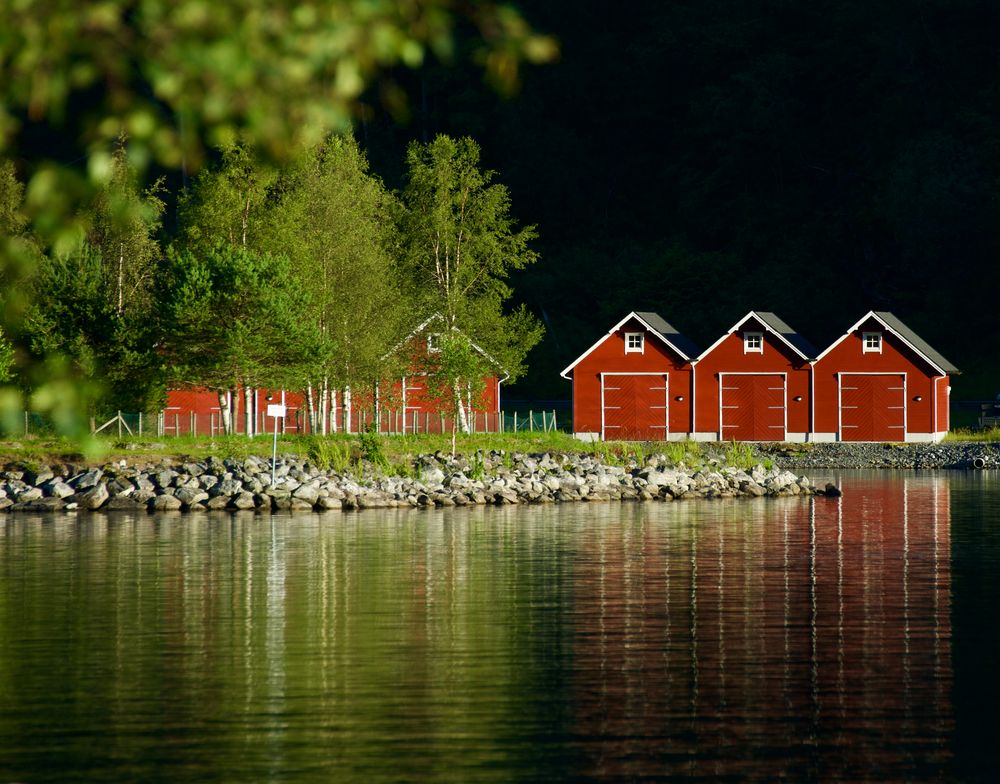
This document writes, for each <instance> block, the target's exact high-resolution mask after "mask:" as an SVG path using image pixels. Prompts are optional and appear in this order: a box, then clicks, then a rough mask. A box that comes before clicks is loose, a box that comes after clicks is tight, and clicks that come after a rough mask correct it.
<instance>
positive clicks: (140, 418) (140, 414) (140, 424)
mask: <svg viewBox="0 0 1000 784" xmlns="http://www.w3.org/2000/svg"><path fill="white" fill-rule="evenodd" d="M139 438H142V412H141V411H140V412H139Z"/></svg>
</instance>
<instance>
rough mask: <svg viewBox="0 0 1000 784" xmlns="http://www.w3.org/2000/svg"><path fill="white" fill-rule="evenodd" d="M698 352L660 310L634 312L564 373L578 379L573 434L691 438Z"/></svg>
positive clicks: (619, 438) (612, 437)
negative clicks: (694, 363) (694, 364)
mask: <svg viewBox="0 0 1000 784" xmlns="http://www.w3.org/2000/svg"><path fill="white" fill-rule="evenodd" d="M697 352H698V349H697V347H696V346H695V345H694V344H693V343H692V342H691V341H690V340H688V339H687V338H686V337H684V336H683V335H681V334H680V333H679V332H678V331H677V330H676V329H674V328H673V327H672V326H670V324H668V323H667V322H666V321H665V320H664V319H663V318H661V317H660V316H659V315H657V314H656V313H642V312H632V313H629V314H628V315H627V316H626V317H625V318H623V319H622V320H621V321H619V322H618V323H617V324H615V325H614V326H613V327H612V328H611V329H610V330H608V333H607V334H606V335H604V336H603V337H602V338H601V339H600V340H598V341H597V342H596V343H595V344H594V345H592V346H591V347H590V348H589V349H587V350H586V351H585V352H584V353H583V354H581V355H580V356H579V357H578V358H577V359H576V360H575V361H574V362H573V363H572V364H571V365H570V366H569V367H567V368H566V369H565V370H564V371H562V373H561V374H560V375H561V376H562V377H563V378H566V379H569V380H571V381H572V382H573V432H574V434H575V435H576V436H577V437H578V438H582V439H586V440H597V439H602V440H610V441H666V440H679V439H683V438H687V437H688V436H689V435H690V432H691V359H692V357H694V356H695V355H696V354H697Z"/></svg>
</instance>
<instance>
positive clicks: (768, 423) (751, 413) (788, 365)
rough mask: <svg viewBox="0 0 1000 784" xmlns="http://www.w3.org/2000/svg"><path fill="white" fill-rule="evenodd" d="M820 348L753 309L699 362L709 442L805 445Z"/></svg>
mask: <svg viewBox="0 0 1000 784" xmlns="http://www.w3.org/2000/svg"><path fill="white" fill-rule="evenodd" d="M815 356H816V349H814V348H813V347H812V345H810V343H809V341H807V340H806V339H805V338H803V337H802V336H801V335H799V334H798V333H797V332H795V330H793V329H792V328H791V327H789V326H788V325H787V324H786V323H785V322H784V321H782V320H781V319H779V318H778V317H777V316H775V315H774V314H773V313H763V312H761V313H758V312H755V311H750V312H749V313H748V314H747V315H746V316H744V317H743V318H742V319H740V320H739V321H738V322H736V324H735V325H733V327H732V328H731V329H730V330H729V331H728V332H727V333H726V334H725V335H723V336H722V337H721V338H719V339H718V340H717V341H716V342H715V343H713V344H712V346H710V347H709V348H708V349H707V350H706V351H704V352H703V353H702V354H701V356H699V357H698V358H697V359H696V360H695V361H694V363H693V364H694V398H695V427H694V432H693V436H692V437H693V438H695V439H698V440H704V441H715V440H721V441H805V440H806V438H807V435H808V433H809V430H810V423H809V389H810V384H809V379H810V375H811V367H810V365H809V361H810V360H811V359H812V358H813V357H815Z"/></svg>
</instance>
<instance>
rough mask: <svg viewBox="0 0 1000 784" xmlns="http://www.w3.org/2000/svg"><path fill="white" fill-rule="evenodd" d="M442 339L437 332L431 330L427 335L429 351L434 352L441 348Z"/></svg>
mask: <svg viewBox="0 0 1000 784" xmlns="http://www.w3.org/2000/svg"><path fill="white" fill-rule="evenodd" d="M440 339H441V336H440V335H438V334H437V333H436V332H431V333H429V334H428V335H427V353H429V354H433V353H435V352H437V351H440V350H441V344H440Z"/></svg>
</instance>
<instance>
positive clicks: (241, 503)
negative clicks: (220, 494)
mask: <svg viewBox="0 0 1000 784" xmlns="http://www.w3.org/2000/svg"><path fill="white" fill-rule="evenodd" d="M229 507H230V508H231V509H253V508H255V507H256V503H255V502H254V498H253V494H252V493H247V492H245V491H243V492H239V493H237V494H236V495H234V496H233V497H232V498H230V499H229Z"/></svg>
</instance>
